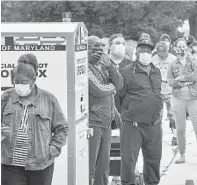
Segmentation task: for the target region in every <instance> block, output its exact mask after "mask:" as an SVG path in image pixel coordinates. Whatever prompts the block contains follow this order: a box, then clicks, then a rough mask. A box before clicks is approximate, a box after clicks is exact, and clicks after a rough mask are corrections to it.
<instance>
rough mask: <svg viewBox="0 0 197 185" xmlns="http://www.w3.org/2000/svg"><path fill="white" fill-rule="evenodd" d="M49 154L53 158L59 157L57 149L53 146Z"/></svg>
mask: <svg viewBox="0 0 197 185" xmlns="http://www.w3.org/2000/svg"><path fill="white" fill-rule="evenodd" d="M49 153H50V155H51V157H57V156H58V155H59V152H58V150H57V148H56V147H55V146H53V145H51V146H50V148H49Z"/></svg>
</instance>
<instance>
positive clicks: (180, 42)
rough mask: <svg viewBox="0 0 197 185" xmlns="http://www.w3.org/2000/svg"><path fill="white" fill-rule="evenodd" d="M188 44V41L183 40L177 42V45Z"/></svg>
mask: <svg viewBox="0 0 197 185" xmlns="http://www.w3.org/2000/svg"><path fill="white" fill-rule="evenodd" d="M186 45H187V44H186V42H185V41H183V40H180V41H179V42H178V43H177V47H179V46H186Z"/></svg>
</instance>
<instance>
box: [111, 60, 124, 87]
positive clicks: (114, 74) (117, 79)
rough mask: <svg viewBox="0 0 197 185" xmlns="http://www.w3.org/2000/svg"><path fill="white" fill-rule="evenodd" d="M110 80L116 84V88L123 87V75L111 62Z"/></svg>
mask: <svg viewBox="0 0 197 185" xmlns="http://www.w3.org/2000/svg"><path fill="white" fill-rule="evenodd" d="M108 71H109V80H110V82H111V83H112V84H113V85H114V86H115V88H116V90H120V89H121V88H122V87H123V77H122V76H121V74H120V73H119V71H118V69H116V67H115V66H114V65H113V64H112V63H111V65H110V66H109V67H108Z"/></svg>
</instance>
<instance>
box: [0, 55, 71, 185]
mask: <svg viewBox="0 0 197 185" xmlns="http://www.w3.org/2000/svg"><path fill="white" fill-rule="evenodd" d="M37 70H38V62H37V59H36V57H35V56H34V55H33V54H31V53H29V54H23V55H21V56H20V57H19V59H18V64H17V66H16V68H14V70H13V83H14V87H13V88H11V89H8V90H6V91H5V92H4V93H3V94H2V96H1V105H2V106H1V117H2V122H1V125H2V127H6V128H8V129H9V132H7V133H6V134H4V132H3V133H2V135H3V136H4V137H3V140H2V141H1V147H2V149H1V151H2V154H1V157H2V158H1V163H2V166H1V173H2V175H1V177H2V178H1V183H2V185H13V184H15V185H21V184H26V185H34V184H37V185H43V184H46V185H51V182H52V176H53V170H54V161H55V158H56V157H58V156H59V155H60V153H61V148H62V147H63V146H64V145H65V144H66V139H67V135H68V124H67V122H66V119H65V117H64V114H63V112H62V110H61V108H60V105H59V103H58V101H57V98H56V97H55V96H54V95H52V94H51V93H49V92H47V91H45V90H42V89H40V88H39V87H38V86H37V85H36V83H35V82H36V74H37ZM13 174H14V175H13Z"/></svg>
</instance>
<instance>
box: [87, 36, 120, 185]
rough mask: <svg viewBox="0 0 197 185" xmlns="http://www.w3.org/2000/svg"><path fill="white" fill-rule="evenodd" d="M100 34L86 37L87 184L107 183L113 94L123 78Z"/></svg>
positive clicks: (105, 184) (113, 107)
mask: <svg viewBox="0 0 197 185" xmlns="http://www.w3.org/2000/svg"><path fill="white" fill-rule="evenodd" d="M100 44H101V40H100V38H99V37H96V36H90V37H89V38H88V62H89V65H88V68H89V69H88V78H89V127H90V128H93V136H92V137H91V138H90V142H89V159H90V162H89V172H90V175H89V176H90V185H107V184H108V174H109V162H110V148H111V123H112V120H113V119H114V117H115V102H114V95H115V94H116V90H119V89H121V88H122V86H123V78H122V76H121V75H120V73H119V71H118V70H117V69H116V67H114V65H113V64H112V63H111V61H110V59H109V57H108V55H106V54H104V52H103V49H102V46H100Z"/></svg>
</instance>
